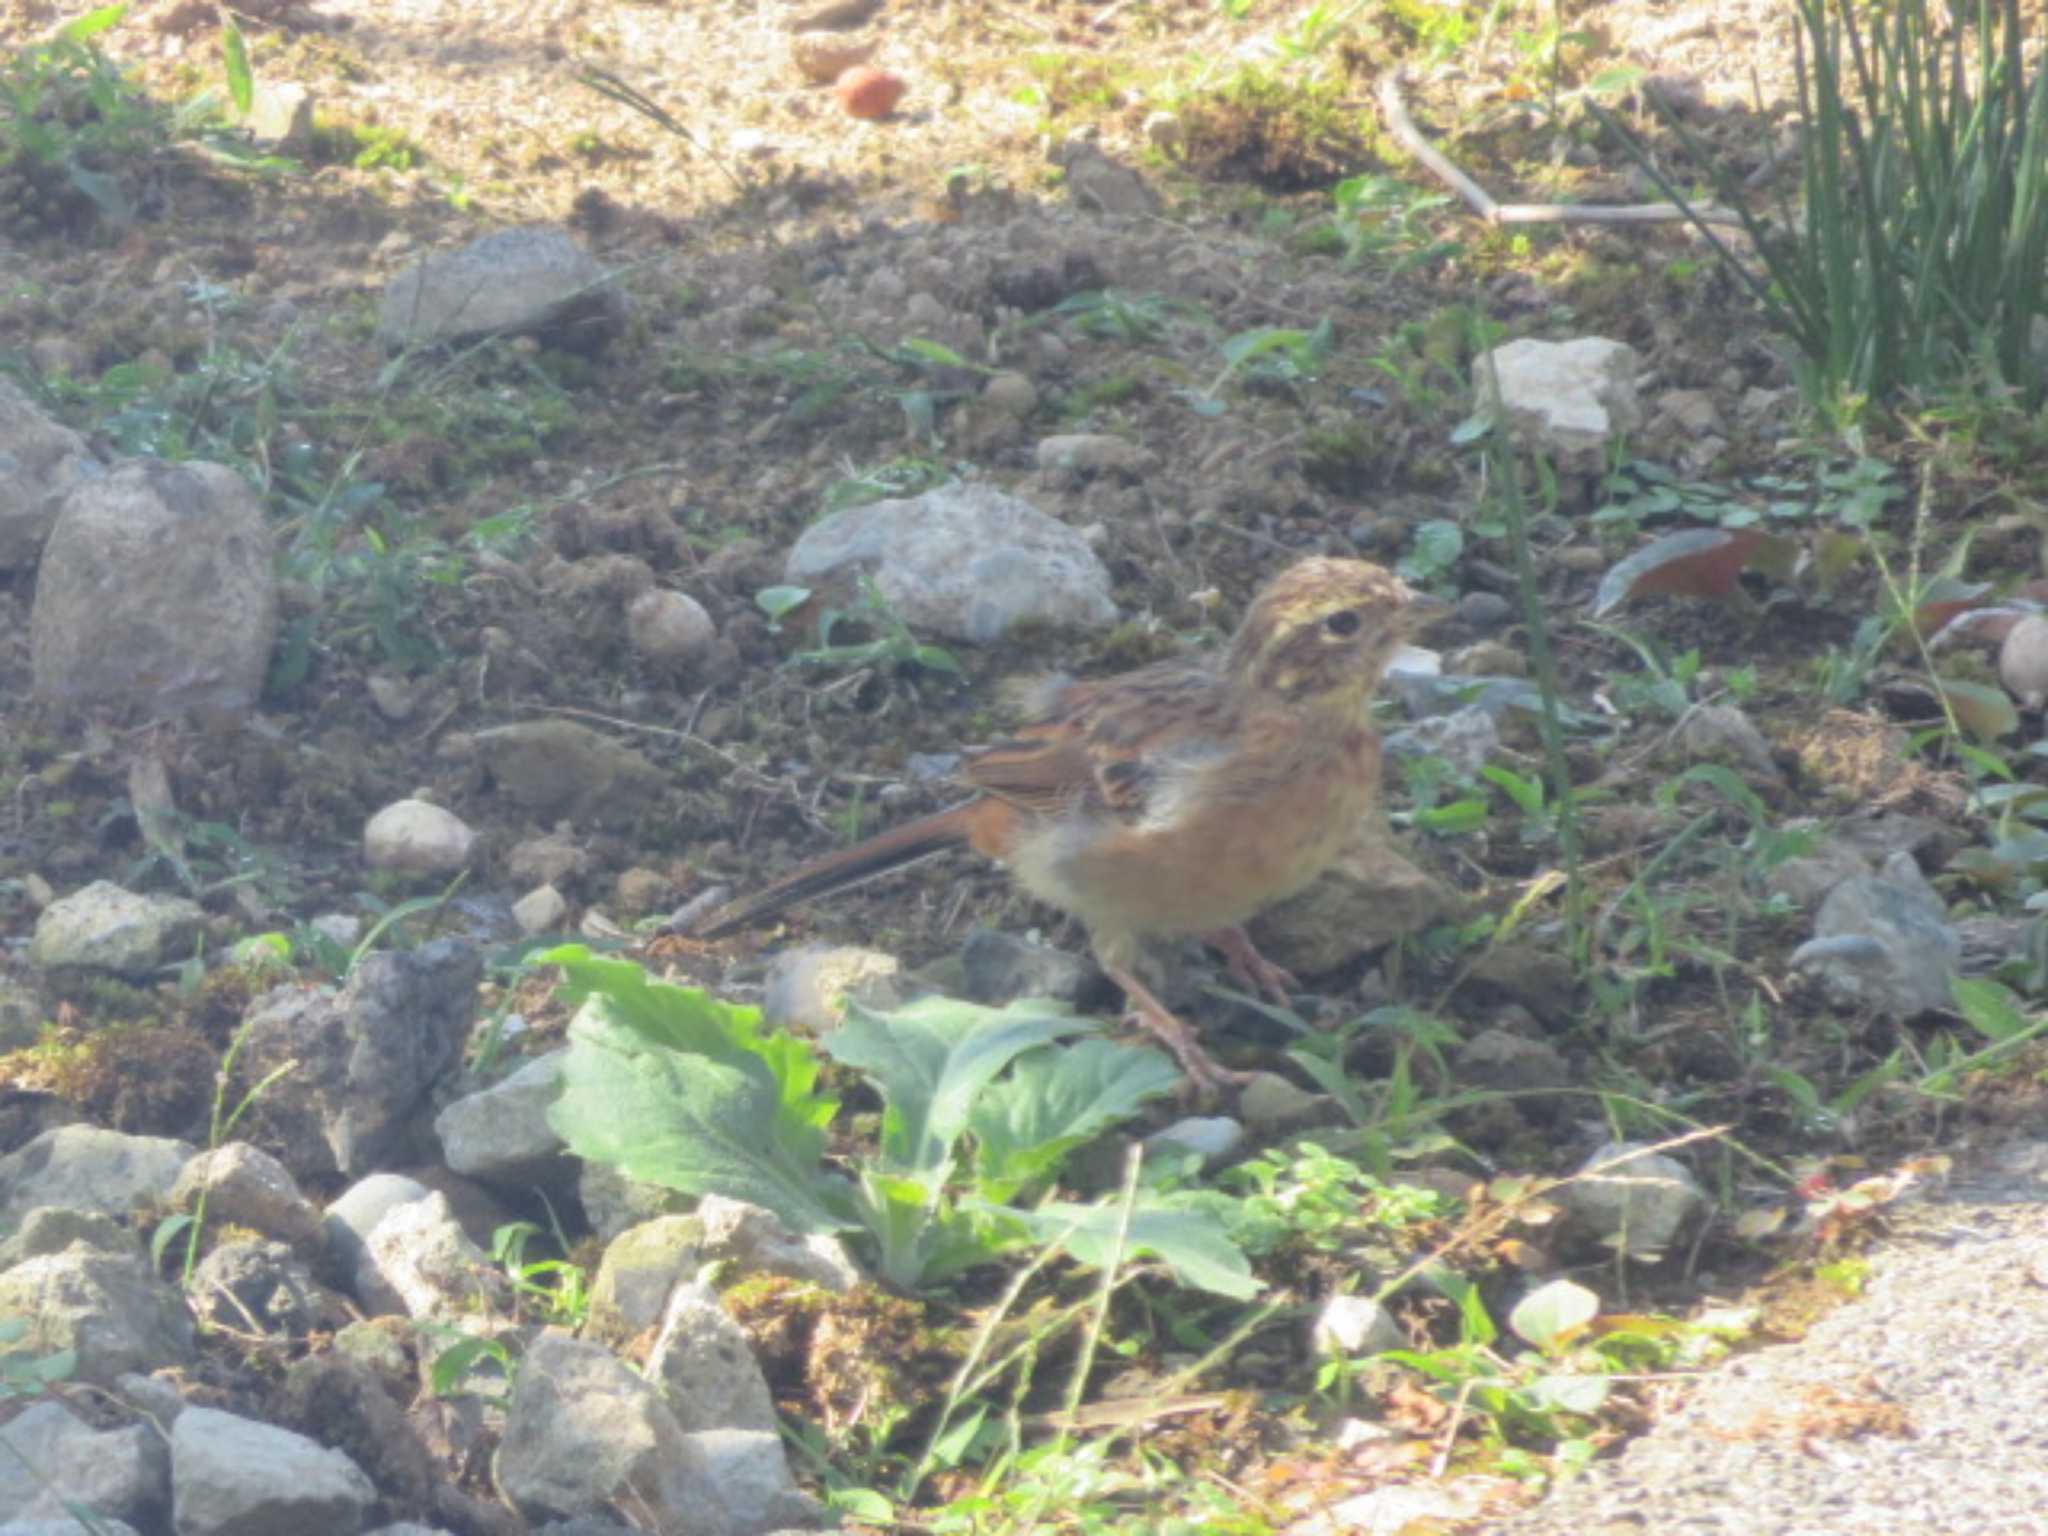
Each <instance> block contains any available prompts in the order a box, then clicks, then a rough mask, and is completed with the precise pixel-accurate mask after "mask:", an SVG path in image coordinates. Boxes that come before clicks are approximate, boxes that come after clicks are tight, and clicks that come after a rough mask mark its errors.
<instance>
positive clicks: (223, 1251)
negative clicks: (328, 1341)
mask: <svg viewBox="0 0 2048 1536" xmlns="http://www.w3.org/2000/svg"><path fill="white" fill-rule="evenodd" d="M191 1296H192V1303H193V1309H194V1310H195V1311H196V1312H197V1313H198V1314H199V1316H200V1317H201V1318H202V1319H203V1320H204V1321H206V1322H210V1323H212V1324H214V1325H215V1326H216V1327H221V1328H237V1329H247V1330H250V1331H253V1332H257V1333H261V1334H263V1335H264V1336H265V1337H266V1338H287V1339H303V1338H305V1337H306V1336H307V1335H308V1334H310V1333H312V1332H314V1331H315V1330H316V1329H318V1330H320V1331H322V1332H331V1331H332V1330H333V1329H335V1328H337V1327H339V1326H340V1325H341V1324H342V1323H343V1322H345V1321H346V1320H347V1318H348V1312H347V1310H346V1308H345V1307H344V1306H343V1305H342V1303H341V1302H340V1300H339V1299H338V1298H336V1297H332V1296H329V1295H327V1294H326V1293H324V1292H323V1291H322V1290H321V1289H320V1287H319V1286H318V1285H317V1284H315V1283H314V1280H313V1275H312V1272H311V1271H310V1270H309V1269H307V1267H306V1266H305V1265H304V1264H302V1263H301V1262H299V1260H298V1259H297V1258H295V1257H293V1255H292V1250H291V1249H290V1248H288V1247H286V1246H285V1245H284V1244H283V1243H274V1242H267V1241H255V1242H251V1241H247V1240H243V1239H235V1240H232V1241H229V1242H224V1243H216V1244H215V1245H214V1246H213V1247H212V1248H211V1249H209V1250H208V1251H207V1253H206V1255H205V1257H203V1258H202V1259H200V1261H199V1263H198V1264H197V1266H195V1267H194V1269H193V1271H192V1285H191Z"/></svg>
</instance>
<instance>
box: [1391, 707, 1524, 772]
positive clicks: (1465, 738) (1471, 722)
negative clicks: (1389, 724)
mask: <svg viewBox="0 0 2048 1536" xmlns="http://www.w3.org/2000/svg"><path fill="white" fill-rule="evenodd" d="M1380 746H1381V748H1382V749H1383V750H1384V751H1385V752H1386V755H1387V756H1388V757H1390V758H1402V757H1440V758H1442V759H1443V760H1444V761H1445V762H1447V763H1449V764H1450V765H1451V771H1452V772H1453V773H1455V774H1456V775H1457V776H1458V777H1459V778H1460V779H1464V780H1471V779H1476V778H1478V777H1479V770H1480V769H1481V768H1484V767H1485V766H1486V764H1487V763H1488V762H1489V761H1490V760H1491V759H1492V757H1493V755H1494V753H1496V752H1498V751H1499V750H1500V727H1499V726H1497V725H1495V724H1494V723H1493V716H1492V715H1490V714H1488V713H1487V712H1486V711H1485V710H1483V709H1481V708H1480V707H1479V706H1478V705H1476V704H1475V705H1472V706H1471V707H1470V708H1467V709H1461V710H1459V711H1457V713H1455V714H1450V715H1432V716H1430V717H1429V718H1428V719H1426V720H1418V721H1416V722H1415V723H1414V724H1413V725H1411V726H1408V727H1406V728H1404V729H1402V730H1398V731H1394V732H1392V733H1390V734H1389V735H1388V736H1387V738H1386V740H1385V741H1383V742H1381V743H1380Z"/></svg>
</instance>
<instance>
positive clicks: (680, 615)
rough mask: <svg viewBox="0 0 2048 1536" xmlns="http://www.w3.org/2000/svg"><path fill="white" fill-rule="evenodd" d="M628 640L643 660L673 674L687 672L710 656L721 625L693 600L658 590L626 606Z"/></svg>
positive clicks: (661, 589) (702, 606)
mask: <svg viewBox="0 0 2048 1536" xmlns="http://www.w3.org/2000/svg"><path fill="white" fill-rule="evenodd" d="M626 638H627V639H629V640H630V641H632V642H633V649H634V650H635V651H638V652H639V653H640V659H641V660H642V661H645V662H649V663H651V664H652V665H654V666H656V667H660V668H663V669H665V670H668V671H672V672H687V671H689V670H690V669H691V668H693V667H696V666H698V665H700V664H701V663H702V662H703V661H704V660H705V659H706V658H707V657H708V656H709V655H710V654H711V649H712V647H713V646H714V645H715V644H716V643H717V641H718V626H717V625H715V624H713V623H712V622H711V615H710V614H709V613H707V612H705V611H704V605H703V604H702V603H700V602H698V601H697V599H695V598H694V597H691V596H689V595H688V594H687V593H683V592H671V591H669V590H668V589H667V588H665V587H656V588H655V589H654V590H653V591H651V592H642V593H641V594H640V595H639V596H638V597H636V598H634V599H633V601H632V603H631V604H629V605H628V606H627V608H626Z"/></svg>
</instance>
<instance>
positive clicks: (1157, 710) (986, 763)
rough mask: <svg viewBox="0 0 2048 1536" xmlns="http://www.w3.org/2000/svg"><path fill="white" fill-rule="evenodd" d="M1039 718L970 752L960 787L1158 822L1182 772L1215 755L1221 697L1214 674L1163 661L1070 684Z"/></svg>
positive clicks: (1028, 805)
mask: <svg viewBox="0 0 2048 1536" xmlns="http://www.w3.org/2000/svg"><path fill="white" fill-rule="evenodd" d="M1045 705H1046V709H1047V712H1046V714H1045V716H1044V717H1043V718H1042V719H1039V720H1036V721H1034V722H1032V723H1031V724H1030V725H1027V726H1024V727H1023V728H1022V729H1020V730H1019V731H1017V732H1016V734H1015V735H1013V736H1011V737H1010V738H1009V739H1008V740H1006V741H1000V742H997V743H995V744H993V745H991V746H987V747H982V748H979V749H978V750H976V751H975V752H974V753H973V754H972V756H970V757H969V759H968V762H967V767H966V770H965V771H966V778H967V781H968V782H969V783H970V784H972V785H974V787H975V788H977V789H980V790H982V791H984V792H985V793H987V794H991V795H994V796H997V797H998V798H1000V799H1004V800H1008V801H1010V802H1011V803H1013V804H1015V805H1017V806H1018V807H1019V808H1020V809H1023V810H1027V811H1031V812H1034V813H1036V814H1039V815H1053V814H1058V813H1060V812H1064V811H1069V810H1076V809H1078V810H1081V811H1083V812H1095V813H1107V814H1109V815H1112V816H1114V817H1116V818H1117V819H1118V820H1121V821H1125V822H1131V823H1139V822H1144V821H1147V820H1149V819H1154V818H1156V817H1157V815H1158V814H1159V811H1160V801H1161V799H1162V797H1171V796H1173V795H1174V794H1175V793H1176V792H1177V791H1176V786H1178V785H1179V784H1181V783H1183V782H1184V781H1185V779H1186V776H1187V773H1188V771H1189V770H1190V769H1191V768H1193V767H1194V766H1196V765H1198V764H1199V763H1201V762H1204V761H1207V760H1208V759H1210V758H1212V757H1214V756H1215V755H1216V754H1217V753H1219V752H1220V751H1221V750H1222V749H1223V742H1224V739H1225V737H1226V736H1227V734H1228V725H1229V721H1228V718H1227V717H1228V711H1229V698H1228V695H1227V692H1226V690H1225V689H1224V687H1223V685H1222V683H1221V682H1220V681H1219V679H1218V678H1217V676H1216V674H1215V673H1214V672H1213V671H1211V670H1210V669H1209V668H1208V667H1206V666H1203V665H1200V664H1198V663H1191V662H1187V661H1181V660H1170V661H1164V662H1158V663H1155V664H1154V665H1152V666H1149V667H1144V668H1141V669H1139V670H1138V671H1136V672H1130V673H1126V674H1124V675H1122V676H1120V677H1112V678H1103V679H1099V680H1096V681H1090V682H1068V683H1065V684H1064V685H1062V686H1060V687H1059V688H1058V689H1057V691H1056V692H1055V693H1054V694H1053V695H1052V696H1051V697H1050V698H1048V699H1046V700H1045Z"/></svg>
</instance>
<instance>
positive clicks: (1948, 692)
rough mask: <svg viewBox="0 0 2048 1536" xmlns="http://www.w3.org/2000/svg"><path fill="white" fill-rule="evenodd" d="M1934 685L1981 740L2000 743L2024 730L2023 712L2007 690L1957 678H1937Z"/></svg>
mask: <svg viewBox="0 0 2048 1536" xmlns="http://www.w3.org/2000/svg"><path fill="white" fill-rule="evenodd" d="M1934 686H1935V687H1936V689H1938V690H1939V691H1940V693H1941V696H1942V697H1943V698H1944V699H1946V700H1947V701H1948V707H1949V708H1950V709H1952V710H1954V711H1955V717H1956V723H1957V724H1958V725H1960V726H1961V727H1962V728H1963V729H1964V730H1966V731H1968V732H1969V733H1970V734H1971V735H1972V736H1974V737H1976V738H1977V739H1978V740H1979V741H1996V740H1998V739H1999V738H2000V737H2001V736H2010V735H2011V734H2012V733H2013V732H2014V731H2016V730H2018V729H2019V728H2020V714H2019V711H2018V710H2017V709H2015V708H2013V703H2012V700H2011V699H2010V698H2008V697H2006V692H2005V690H2004V689H2003V688H1994V687H1992V686H1991V684H1989V683H1973V682H1968V681H1965V680H1964V679H1962V678H1957V677H1937V678H1935V679H1934Z"/></svg>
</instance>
